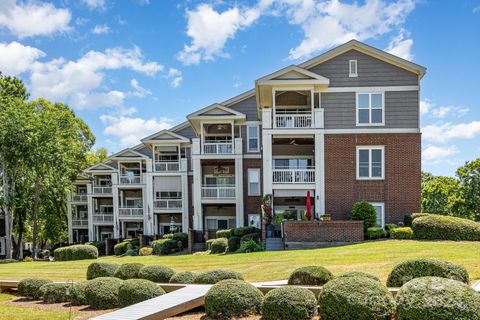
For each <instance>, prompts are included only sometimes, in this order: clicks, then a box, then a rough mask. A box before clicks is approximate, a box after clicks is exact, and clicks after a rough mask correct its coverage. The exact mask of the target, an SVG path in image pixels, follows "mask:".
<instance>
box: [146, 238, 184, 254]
mask: <svg viewBox="0 0 480 320" xmlns="http://www.w3.org/2000/svg"><path fill="white" fill-rule="evenodd" d="M152 248H153V253H154V254H163V255H167V254H171V253H175V252H177V251H178V245H177V242H176V241H175V240H173V239H162V240H155V241H153V242H152Z"/></svg>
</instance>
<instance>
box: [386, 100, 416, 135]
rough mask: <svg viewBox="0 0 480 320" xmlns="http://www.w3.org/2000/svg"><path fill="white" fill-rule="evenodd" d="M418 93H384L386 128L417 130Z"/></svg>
mask: <svg viewBox="0 0 480 320" xmlns="http://www.w3.org/2000/svg"><path fill="white" fill-rule="evenodd" d="M418 99H419V97H418V91H402V92H400V91H388V92H385V107H386V111H385V123H386V126H387V128H418V120H419V101H418Z"/></svg>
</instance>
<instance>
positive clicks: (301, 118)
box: [275, 114, 312, 128]
mask: <svg viewBox="0 0 480 320" xmlns="http://www.w3.org/2000/svg"><path fill="white" fill-rule="evenodd" d="M275 126H276V127H277V128H311V127H312V115H311V114H276V115H275Z"/></svg>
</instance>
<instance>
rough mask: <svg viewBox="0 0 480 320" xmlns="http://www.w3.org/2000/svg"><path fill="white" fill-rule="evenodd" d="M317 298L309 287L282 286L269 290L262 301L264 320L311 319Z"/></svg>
mask: <svg viewBox="0 0 480 320" xmlns="http://www.w3.org/2000/svg"><path fill="white" fill-rule="evenodd" d="M316 305H317V299H315V295H314V294H313V293H312V292H311V291H310V290H308V289H305V288H299V287H282V288H278V289H273V290H271V291H269V292H268V293H267V294H266V295H265V298H264V299H263V303H262V319H264V320H278V319H282V320H303V319H304V320H309V319H311V318H312V317H313V316H314V314H315V309H316Z"/></svg>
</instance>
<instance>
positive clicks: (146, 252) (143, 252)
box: [138, 247, 153, 256]
mask: <svg viewBox="0 0 480 320" xmlns="http://www.w3.org/2000/svg"><path fill="white" fill-rule="evenodd" d="M152 253H153V248H150V247H143V248H140V249H139V250H138V254H139V255H141V256H151V255H152Z"/></svg>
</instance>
